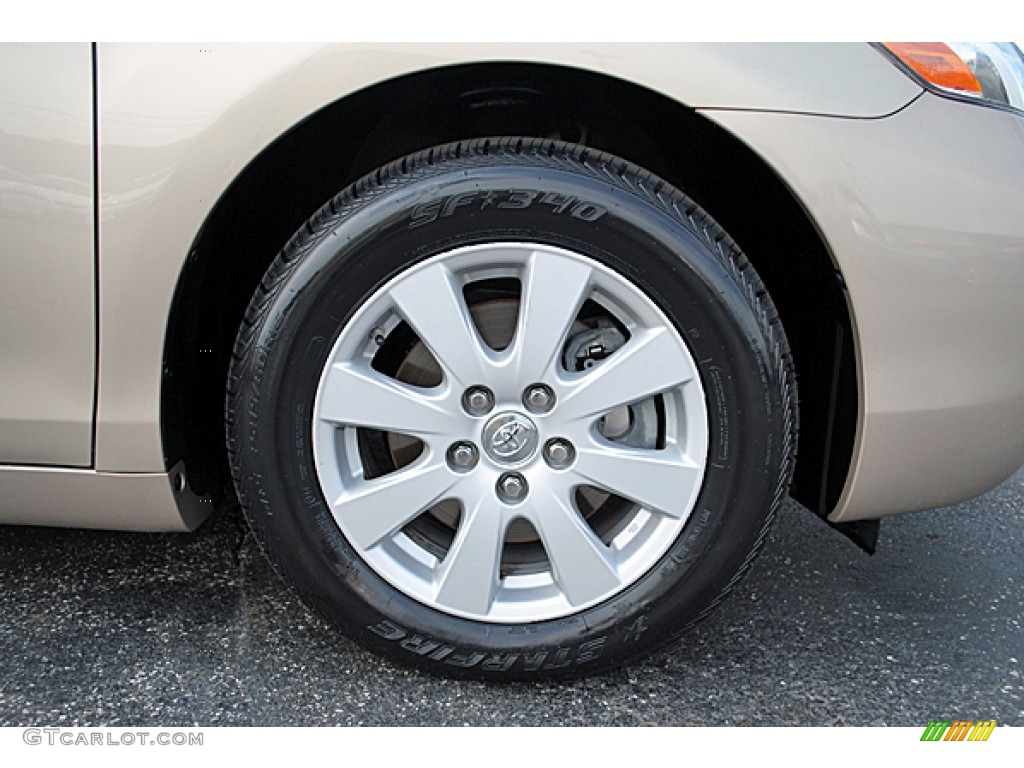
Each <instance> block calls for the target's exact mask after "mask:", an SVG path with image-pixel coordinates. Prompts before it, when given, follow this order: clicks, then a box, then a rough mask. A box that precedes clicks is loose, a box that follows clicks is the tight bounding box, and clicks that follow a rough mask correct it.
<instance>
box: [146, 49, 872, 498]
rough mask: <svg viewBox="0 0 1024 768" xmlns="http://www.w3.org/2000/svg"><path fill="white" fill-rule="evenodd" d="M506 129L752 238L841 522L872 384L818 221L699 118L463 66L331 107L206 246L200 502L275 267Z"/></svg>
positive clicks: (201, 257)
mask: <svg viewBox="0 0 1024 768" xmlns="http://www.w3.org/2000/svg"><path fill="white" fill-rule="evenodd" d="M498 135H506V136H507V135H517V136H528V137H540V138H554V139H560V140H563V141H569V142H578V143H582V144H586V145H588V146H591V147H594V148H596V149H601V150H604V151H607V152H611V153H613V154H616V155H619V156H621V157H623V158H625V159H627V160H630V161H632V162H634V163H636V164H638V165H640V166H642V167H645V168H647V169H648V170H650V171H653V172H654V173H656V174H658V175H660V176H662V177H663V178H665V179H666V180H668V181H669V182H671V183H672V184H674V185H676V186H677V187H679V188H680V189H682V190H683V191H684V192H685V193H686V194H687V195H689V196H690V197H691V198H693V199H694V200H695V201H696V202H697V203H699V204H700V205H701V206H702V207H703V208H704V209H705V210H707V211H709V212H710V213H711V215H712V216H714V217H715V219H716V220H717V221H718V222H719V223H720V224H721V225H722V227H723V228H724V229H725V230H726V231H727V232H728V233H729V234H730V235H731V236H732V237H733V238H734V239H735V240H736V241H737V243H738V244H739V245H740V247H741V248H742V249H743V250H744V251H745V253H746V254H747V257H748V258H749V260H750V261H751V263H752V264H753V265H754V267H755V269H756V270H757V271H758V273H759V274H760V276H761V278H762V280H763V281H764V283H765V285H766V287H767V289H768V291H769V293H770V295H771V296H772V299H773V301H774V302H775V304H776V306H777V308H778V311H779V314H780V317H781V319H782V322H783V326H784V328H785V330H786V334H787V336H788V338H789V341H790V345H791V347H792V353H793V359H794V364H795V367H796V373H797V380H798V388H799V393H800V415H801V424H800V456H799V458H798V461H797V467H796V474H795V477H794V481H793V487H792V493H793V495H794V497H795V498H797V499H798V500H799V501H800V502H801V503H803V504H804V505H806V506H808V507H810V508H811V509H813V510H814V511H815V512H817V513H818V514H820V515H822V516H824V515H826V514H827V513H828V512H829V511H830V510H831V508H832V507H833V506H834V505H835V503H836V501H837V500H838V498H839V495H840V493H841V491H842V488H843V485H844V483H845V481H846V475H847V472H848V469H849V465H850V459H851V456H852V450H853V441H854V435H855V431H856V424H857V418H858V402H857V372H856V366H855V354H854V348H853V334H852V325H851V320H850V316H849V312H848V309H847V304H846V299H845V296H844V289H843V286H842V281H841V276H840V275H839V274H838V272H837V271H836V269H835V267H834V264H833V262H832V260H831V257H830V255H829V253H828V251H827V248H826V246H825V245H824V243H823V241H822V239H821V237H820V235H819V234H818V232H817V230H816V228H815V226H814V224H813V222H812V221H811V220H810V219H809V217H808V215H807V214H806V212H805V211H804V210H803V209H802V208H801V206H800V204H799V203H798V202H797V201H796V199H795V198H794V196H793V195H792V193H791V192H790V191H789V190H788V188H787V187H786V186H785V185H784V184H783V183H782V182H781V181H780V180H779V178H778V177H777V176H776V175H775V174H774V172H773V171H772V170H771V169H770V168H769V167H767V166H766V165H765V164H764V162H763V161H762V160H761V159H760V158H759V157H758V156H756V155H755V154H754V153H753V152H752V151H751V150H750V149H749V148H747V147H746V146H745V145H743V144H742V143H741V142H739V141H738V140H736V139H735V138H733V137H732V136H731V135H730V134H728V133H727V132H726V131H724V130H723V129H721V128H719V127H718V126H717V125H715V124H714V123H712V122H711V121H710V120H708V119H707V118H705V117H704V116H702V115H701V114H699V113H698V112H696V111H694V110H692V109H688V108H686V107H684V106H682V105H680V104H678V103H676V102H674V101H672V100H670V99H668V98H666V97H663V96H660V95H658V94H656V93H653V92H650V91H647V90H645V89H643V88H641V87H638V86H636V85H633V84H630V83H626V82H623V81H620V80H616V79H613V78H610V77H607V76H604V75H599V74H594V73H591V72H585V71H580V70H574V69H568V68H562V67H554V66H546V65H529V64H500V63H498V64H479V65H466V66H459V67H450V68H444V69H437V70H430V71H425V72H421V73H417V74H413V75H408V76H405V77H401V78H398V79H395V80H392V81H388V82H384V83H381V84H379V85H375V86H373V87H370V88H368V89H366V90H364V91H360V92H358V93H355V94H353V95H351V96H348V97H346V98H344V99H342V100H340V101H338V102H335V103H333V104H331V105H328V106H326V107H324V108H323V109H322V110H320V111H319V112H317V113H316V114H314V115H312V116H310V117H309V118H308V119H306V120H304V121H303V122H302V123H300V124H298V125H296V126H295V127H294V128H293V129H291V130H290V131H289V132H287V133H286V134H284V135H283V136H281V137H280V138H279V139H278V140H276V141H275V142H274V143H273V144H272V145H270V146H269V147H268V148H267V149H266V150H265V151H264V152H263V153H261V154H260V155H259V156H258V157H257V158H255V159H254V160H253V161H252V163H250V165H249V166H248V167H247V168H246V169H245V171H244V172H243V173H242V174H241V175H240V176H239V177H238V178H237V179H236V180H235V182H234V183H233V184H232V185H231V187H230V188H229V189H228V190H227V191H226V192H225V193H224V195H223V196H222V197H221V199H220V200H219V201H218V203H217V205H216V206H215V208H214V210H213V211H212V212H211V214H210V216H209V218H208V219H207V221H206V223H205V225H204V227H203V229H202V231H201V232H200V233H199V235H198V236H197V237H196V240H195V242H194V244H193V247H192V250H191V252H190V254H189V257H188V259H187V262H186V265H185V268H184V270H183V273H182V276H181V279H180V282H179V285H178V289H177V293H176V295H175V300H174V304H173V307H172V314H171V317H170V320H169V324H168V335H167V341H166V346H165V365H164V380H163V390H162V424H163V435H164V452H165V458H166V461H167V466H172V465H173V464H175V463H176V462H177V461H178V460H181V459H184V460H185V462H186V465H187V467H188V472H189V482H190V485H191V486H192V489H193V490H194V491H196V492H197V493H200V494H210V495H212V496H213V497H214V498H215V500H216V499H220V498H223V496H224V494H227V495H229V496H230V494H232V493H233V491H231V490H230V485H229V474H228V467H227V461H226V451H225V446H224V428H223V409H224V405H223V403H224V388H225V382H226V377H227V369H228V363H229V360H230V356H231V350H232V347H233V344H234V340H235V336H236V334H237V332H238V329H239V327H240V325H241V323H242V321H243V316H244V313H245V308H246V306H247V305H248V302H249V299H250V298H251V296H252V294H253V293H254V291H255V289H256V286H257V285H258V283H259V281H260V280H261V279H262V277H263V274H264V272H265V271H266V269H267V267H268V266H269V264H270V262H271V261H272V260H273V259H274V257H275V256H276V255H277V253H278V252H279V251H280V249H281V248H282V246H283V245H284V244H285V242H286V241H287V240H288V238H290V237H291V235H292V234H293V233H294V232H296V231H297V230H298V229H299V227H301V226H302V225H303V224H304V223H305V222H306V221H307V220H308V219H309V218H310V216H312V214H313V213H314V212H315V211H316V210H317V209H318V208H319V207H320V206H321V205H322V204H323V203H324V202H325V201H327V200H328V199H329V198H330V197H332V196H333V195H334V194H336V193H337V192H338V191H339V190H341V189H343V188H344V187H345V186H346V185H348V184H350V183H352V182H354V181H355V180H357V179H358V178H360V177H362V176H363V175H365V174H367V173H370V172H372V171H373V170H374V169H376V168H378V167H380V166H381V165H384V164H385V163H387V162H390V161H391V160H394V159H396V158H398V157H402V156H404V155H406V154H409V153H412V152H414V151H417V150H420V149H424V148H426V147H430V146H434V145H437V144H442V143H446V142H452V141H458V140H462V139H468V138H474V137H480V136H498Z"/></svg>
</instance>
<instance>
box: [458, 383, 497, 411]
mask: <svg viewBox="0 0 1024 768" xmlns="http://www.w3.org/2000/svg"><path fill="white" fill-rule="evenodd" d="M462 407H463V408H465V409H466V413H468V414H470V415H471V416H483V415H484V414H485V413H488V412H490V410H491V409H492V408H493V407H494V393H493V392H491V390H489V389H488V388H487V387H470V388H469V389H467V390H466V391H465V393H464V394H463V395H462Z"/></svg>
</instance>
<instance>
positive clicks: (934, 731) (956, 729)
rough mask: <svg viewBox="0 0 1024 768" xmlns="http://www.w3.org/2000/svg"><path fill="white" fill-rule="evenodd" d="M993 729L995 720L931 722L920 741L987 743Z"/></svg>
mask: <svg viewBox="0 0 1024 768" xmlns="http://www.w3.org/2000/svg"><path fill="white" fill-rule="evenodd" d="M995 727H996V721H995V720H978V721H977V722H975V721H974V720H954V721H953V722H952V723H951V722H950V721H949V720H932V721H931V722H930V723H928V727H927V728H925V729H924V733H922V734H921V741H988V737H989V736H991V735H992V731H994V730H995Z"/></svg>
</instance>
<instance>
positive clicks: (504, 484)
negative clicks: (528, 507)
mask: <svg viewBox="0 0 1024 768" xmlns="http://www.w3.org/2000/svg"><path fill="white" fill-rule="evenodd" d="M528 490H529V489H528V488H527V485H526V478H525V477H523V476H522V475H520V474H519V473H518V472H507V473H505V474H504V475H502V476H501V477H499V478H498V496H500V497H501V498H502V499H503V500H504V501H506V502H509V503H510V504H514V503H516V502H519V501H522V500H523V499H525V498H526V493H527V491H528Z"/></svg>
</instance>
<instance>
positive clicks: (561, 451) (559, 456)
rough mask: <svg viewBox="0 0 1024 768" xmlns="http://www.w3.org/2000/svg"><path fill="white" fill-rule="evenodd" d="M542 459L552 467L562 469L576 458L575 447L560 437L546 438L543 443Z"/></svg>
mask: <svg viewBox="0 0 1024 768" xmlns="http://www.w3.org/2000/svg"><path fill="white" fill-rule="evenodd" d="M544 459H545V461H547V463H548V464H549V465H550V466H551V467H552V468H554V469H564V468H565V467H568V466H569V465H570V464H572V463H573V461H575V460H576V449H574V448H573V447H572V443H570V442H569V441H568V440H563V439H562V438H558V437H556V438H554V439H553V440H548V442H547V443H546V444H545V445H544Z"/></svg>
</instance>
